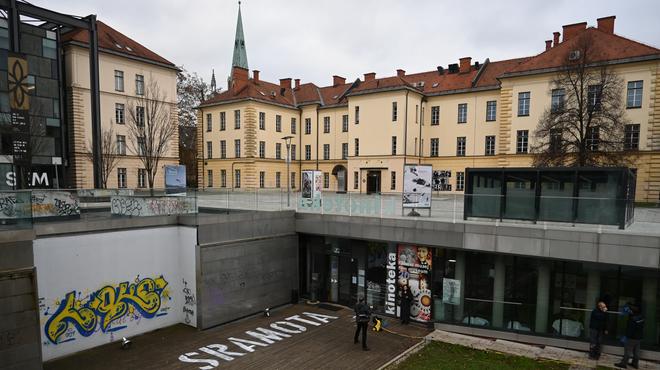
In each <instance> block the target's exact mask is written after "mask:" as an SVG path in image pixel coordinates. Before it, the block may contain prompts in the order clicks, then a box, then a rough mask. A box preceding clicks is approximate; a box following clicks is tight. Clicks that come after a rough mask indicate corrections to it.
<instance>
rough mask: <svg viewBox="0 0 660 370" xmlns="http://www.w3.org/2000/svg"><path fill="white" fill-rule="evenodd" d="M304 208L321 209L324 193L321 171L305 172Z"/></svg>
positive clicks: (301, 187) (302, 203) (303, 178)
mask: <svg viewBox="0 0 660 370" xmlns="http://www.w3.org/2000/svg"><path fill="white" fill-rule="evenodd" d="M300 189H301V193H302V201H301V206H302V207H320V206H321V199H322V196H323V194H322V191H323V174H322V173H321V171H303V172H302V177H301V186H300Z"/></svg>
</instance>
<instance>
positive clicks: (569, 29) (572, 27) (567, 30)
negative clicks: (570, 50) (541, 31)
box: [562, 22, 587, 42]
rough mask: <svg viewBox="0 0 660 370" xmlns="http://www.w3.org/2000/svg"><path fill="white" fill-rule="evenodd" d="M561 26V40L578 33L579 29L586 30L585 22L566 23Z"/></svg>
mask: <svg viewBox="0 0 660 370" xmlns="http://www.w3.org/2000/svg"><path fill="white" fill-rule="evenodd" d="M562 28H563V30H564V39H563V40H562V42H563V41H567V40H570V39H572V38H573V37H574V36H575V35H577V34H578V33H580V31H584V30H586V29H587V22H582V23H574V24H567V25H565V26H562Z"/></svg>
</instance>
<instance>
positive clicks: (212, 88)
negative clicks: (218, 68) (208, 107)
mask: <svg viewBox="0 0 660 370" xmlns="http://www.w3.org/2000/svg"><path fill="white" fill-rule="evenodd" d="M217 90H218V88H217V86H216V83H215V69H212V70H211V94H215V92H216V91H217Z"/></svg>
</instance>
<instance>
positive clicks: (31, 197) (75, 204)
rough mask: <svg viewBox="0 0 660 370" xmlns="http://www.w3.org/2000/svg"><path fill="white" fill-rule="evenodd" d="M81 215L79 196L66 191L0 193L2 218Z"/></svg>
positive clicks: (0, 214) (0, 213)
mask: <svg viewBox="0 0 660 370" xmlns="http://www.w3.org/2000/svg"><path fill="white" fill-rule="evenodd" d="M67 216H69V217H70V216H74V217H75V216H80V204H79V201H78V197H77V196H75V195H73V194H71V193H69V192H66V191H47V190H33V191H31V192H3V193H0V219H15V218H30V217H34V218H38V217H67Z"/></svg>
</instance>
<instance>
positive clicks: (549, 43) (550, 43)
mask: <svg viewBox="0 0 660 370" xmlns="http://www.w3.org/2000/svg"><path fill="white" fill-rule="evenodd" d="M551 48H552V40H545V51H548V50H550V49H551Z"/></svg>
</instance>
